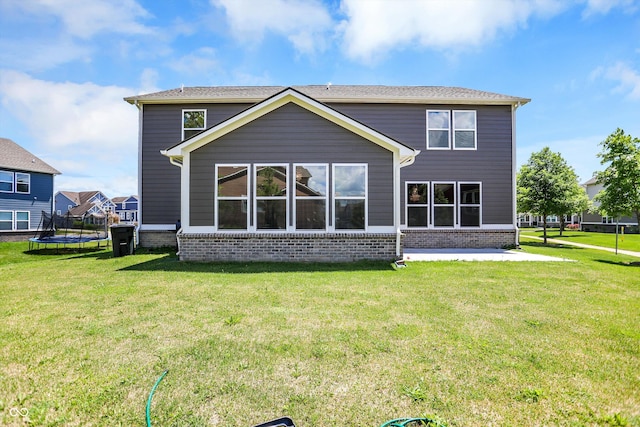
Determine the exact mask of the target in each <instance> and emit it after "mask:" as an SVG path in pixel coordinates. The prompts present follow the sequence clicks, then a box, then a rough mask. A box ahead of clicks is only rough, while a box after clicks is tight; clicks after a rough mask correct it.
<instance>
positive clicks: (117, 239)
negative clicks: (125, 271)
mask: <svg viewBox="0 0 640 427" xmlns="http://www.w3.org/2000/svg"><path fill="white" fill-rule="evenodd" d="M110 229H111V246H112V247H113V256H114V257H121V256H125V255H133V253H134V251H135V247H136V241H135V239H134V230H135V226H133V225H127V224H118V225H112V226H111V228H110Z"/></svg>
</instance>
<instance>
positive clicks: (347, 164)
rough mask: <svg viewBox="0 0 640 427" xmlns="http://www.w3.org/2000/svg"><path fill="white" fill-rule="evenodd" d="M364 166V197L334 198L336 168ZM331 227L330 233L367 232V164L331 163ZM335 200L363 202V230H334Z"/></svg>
mask: <svg viewBox="0 0 640 427" xmlns="http://www.w3.org/2000/svg"><path fill="white" fill-rule="evenodd" d="M344 166H357V167H361V166H364V196H336V167H344ZM331 196H332V197H331V226H330V227H328V229H329V230H330V231H334V232H340V233H352V232H353V233H362V232H367V231H368V230H369V164H368V163H333V164H332V165H331ZM336 200H364V229H343V228H339V229H337V228H336V209H335V205H336Z"/></svg>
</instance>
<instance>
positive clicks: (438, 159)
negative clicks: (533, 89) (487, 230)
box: [332, 104, 514, 224]
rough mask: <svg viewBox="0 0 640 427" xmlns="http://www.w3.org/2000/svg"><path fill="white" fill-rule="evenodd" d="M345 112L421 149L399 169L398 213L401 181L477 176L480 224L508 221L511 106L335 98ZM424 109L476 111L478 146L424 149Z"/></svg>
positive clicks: (510, 216) (510, 211) (510, 219)
mask: <svg viewBox="0 0 640 427" xmlns="http://www.w3.org/2000/svg"><path fill="white" fill-rule="evenodd" d="M332 106H333V107H334V108H336V109H338V110H339V111H341V112H342V113H344V114H347V115H348V116H350V117H352V118H354V119H356V120H358V121H360V122H362V123H364V124H366V125H367V126H370V127H372V128H374V129H376V130H378V131H380V132H382V133H384V134H386V135H388V136H390V137H392V138H394V139H396V140H398V141H400V142H402V143H405V144H407V145H410V146H411V147H413V148H415V149H418V150H421V153H420V154H419V155H418V156H417V157H416V160H415V163H414V164H413V165H411V166H408V167H405V168H403V169H402V173H401V181H402V184H401V198H402V206H403V208H402V209H401V217H402V220H403V221H404V192H405V190H404V188H405V185H404V182H405V181H430V182H432V181H473V182H482V193H483V194H482V198H483V201H482V222H483V224H512V223H513V221H514V218H513V192H512V191H513V190H512V189H513V182H512V180H513V176H512V148H511V142H512V141H511V140H512V123H511V106H478V105H426V104H425V105H409V104H393V105H388V104H335V105H332ZM427 110H475V111H477V132H478V133H477V150H474V151H463V150H427V149H426V111H427Z"/></svg>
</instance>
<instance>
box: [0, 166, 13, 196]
mask: <svg viewBox="0 0 640 427" xmlns="http://www.w3.org/2000/svg"><path fill="white" fill-rule="evenodd" d="M0 192H2V193H12V192H13V172H9V171H0Z"/></svg>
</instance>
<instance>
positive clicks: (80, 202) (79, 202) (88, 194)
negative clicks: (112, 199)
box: [59, 190, 108, 216]
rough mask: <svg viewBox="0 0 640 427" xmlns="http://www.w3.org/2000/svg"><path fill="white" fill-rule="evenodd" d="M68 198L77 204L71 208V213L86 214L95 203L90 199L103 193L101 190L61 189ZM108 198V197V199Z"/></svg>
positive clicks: (75, 214) (76, 214)
mask: <svg viewBox="0 0 640 427" xmlns="http://www.w3.org/2000/svg"><path fill="white" fill-rule="evenodd" d="M59 193H60V194H62V195H64V196H65V197H66V198H67V199H69V200H71V201H72V202H73V203H75V205H76V206H74V207H73V208H71V209H69V215H73V216H81V215H84V214H85V213H86V212H87V211H88V210H89V209H91V208H92V207H93V206H94V205H95V203H92V202H90V200H91V199H92V198H93V197H95V195H96V194H102V192H101V191H98V190H94V191H59ZM107 200H108V199H107Z"/></svg>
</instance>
